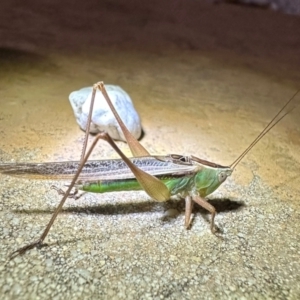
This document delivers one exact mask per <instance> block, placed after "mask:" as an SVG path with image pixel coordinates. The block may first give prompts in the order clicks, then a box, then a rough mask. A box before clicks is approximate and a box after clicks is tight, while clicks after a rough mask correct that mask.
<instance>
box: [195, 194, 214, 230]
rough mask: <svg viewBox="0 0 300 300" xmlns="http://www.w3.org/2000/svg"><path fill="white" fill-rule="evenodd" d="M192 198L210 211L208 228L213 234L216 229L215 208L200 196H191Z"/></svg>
mask: <svg viewBox="0 0 300 300" xmlns="http://www.w3.org/2000/svg"><path fill="white" fill-rule="evenodd" d="M192 199H193V201H194V202H196V203H197V204H199V205H200V206H201V207H203V208H204V209H206V210H208V211H209V212H210V213H211V221H210V230H211V232H212V233H213V234H215V233H216V232H217V231H218V229H217V227H216V226H215V216H216V213H217V211H216V209H215V208H214V207H213V206H212V205H211V204H209V203H208V202H207V201H206V200H205V199H204V198H201V197H200V196H193V197H192Z"/></svg>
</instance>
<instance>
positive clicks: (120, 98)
mask: <svg viewBox="0 0 300 300" xmlns="http://www.w3.org/2000/svg"><path fill="white" fill-rule="evenodd" d="M105 88H106V91H107V93H108V95H109V97H110V99H111V101H112V103H113V105H114V107H115V109H116V110H117V112H118V114H119V116H120V117H121V119H122V120H123V122H124V124H125V125H126V127H127V129H128V130H129V131H130V132H131V133H132V135H133V136H134V137H135V138H136V139H138V138H139V137H140V135H141V132H142V129H141V122H140V117H139V115H138V113H137V111H136V110H135V109H134V106H133V103H132V100H131V99H130V97H129V95H128V94H127V93H126V92H125V91H124V90H123V89H122V88H121V87H119V86H117V85H108V84H106V85H105ZM92 90H93V88H92V87H85V88H82V89H80V90H78V91H74V92H72V93H71V94H70V96H69V100H70V103H71V106H72V108H73V111H74V115H75V118H76V121H77V123H78V125H79V126H80V128H81V129H82V130H86V125H87V119H88V114H89V109H90V103H91V98H92ZM103 131H105V132H107V133H108V134H109V135H110V136H111V137H112V138H113V139H114V140H123V141H125V137H124V135H123V132H122V130H121V127H120V126H119V124H118V122H117V120H116V119H115V117H114V115H113V113H112V112H111V110H110V108H109V106H108V104H107V102H106V100H105V98H104V97H103V95H102V93H101V92H100V91H98V90H97V92H96V97H95V103H94V109H93V114H92V123H91V127H90V132H91V133H98V132H103Z"/></svg>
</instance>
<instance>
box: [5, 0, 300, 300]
mask: <svg viewBox="0 0 300 300" xmlns="http://www.w3.org/2000/svg"><path fill="white" fill-rule="evenodd" d="M118 2H119V1H106V2H104V3H103V4H102V5H101V6H100V5H99V4H98V3H97V1H89V2H86V3H77V4H73V2H71V1H69V3H68V2H64V3H65V4H64V5H65V6H64V7H62V6H61V3H60V2H58V1H48V3H47V2H46V1H44V4H43V5H41V4H40V2H38V1H27V2H26V5H25V4H23V3H22V2H20V3H18V2H17V1H15V5H14V6H13V5H12V4H11V3H12V2H10V4H3V5H2V7H1V11H0V16H1V17H0V66H1V67H0V76H1V81H0V104H1V107H0V162H1V163H4V162H11V161H22V162H44V161H61V160H70V159H72V160H77V159H78V158H79V157H80V151H81V145H82V144H81V143H82V140H83V132H82V131H80V130H79V128H78V126H77V124H76V123H75V119H74V116H73V115H72V110H71V107H70V105H69V103H68V95H69V93H70V92H72V91H73V90H77V89H79V88H81V87H84V86H88V85H91V84H92V83H94V82H96V81H98V80H103V81H105V82H107V83H111V84H117V85H120V86H122V88H124V89H125V90H126V91H127V92H128V93H129V94H130V95H131V97H132V99H133V101H134V104H135V107H136V109H137V111H138V112H139V114H140V116H141V118H142V125H143V130H144V133H145V134H144V137H143V139H142V140H141V142H142V143H143V145H145V146H146V147H147V149H149V151H150V152H151V153H153V154H167V153H180V154H186V155H188V154H192V155H195V156H198V157H201V158H204V159H208V160H211V161H214V162H216V163H219V164H222V165H229V164H230V163H231V162H232V161H233V160H234V159H235V158H236V157H237V156H238V155H239V154H240V153H241V152H242V151H243V150H244V149H245V148H246V147H247V146H248V145H249V144H250V143H251V141H252V140H253V139H254V138H255V137H256V136H257V135H258V134H259V132H260V131H261V130H262V129H263V127H264V126H265V125H266V124H267V123H268V120H270V119H271V118H272V117H273V115H274V114H276V112H277V111H278V109H279V108H280V107H281V106H282V105H283V104H284V103H285V101H287V100H288V99H289V98H290V97H291V96H292V95H293V93H295V91H296V90H297V89H299V82H300V72H299V66H300V55H299V49H300V39H299V36H300V18H299V17H296V16H287V15H282V14H279V13H274V12H271V11H265V10H255V9H251V8H248V9H245V8H241V7H238V6H232V5H225V4H220V5H211V4H209V3H206V4H205V3H200V1H165V2H164V3H163V4H161V1H151V2H149V3H147V4H144V3H143V4H142V3H141V1H127V2H126V4H124V3H118ZM299 101H300V99H299V95H298V98H297V99H296V100H295V103H297V102H298V103H299ZM298 116H299V108H296V110H295V111H293V113H291V114H290V115H289V116H288V117H287V118H286V119H284V120H283V121H282V122H281V123H280V124H279V125H278V126H277V127H276V128H274V130H272V131H271V133H269V134H268V136H266V137H265V138H264V139H263V140H262V141H261V142H260V144H259V145H258V146H257V147H256V148H255V149H253V151H252V152H251V153H250V154H249V155H248V156H247V157H246V158H245V159H244V161H243V162H242V163H241V164H240V165H239V166H238V167H237V169H236V170H235V172H234V173H233V175H232V177H231V178H230V179H229V180H228V181H227V182H226V183H225V184H224V185H223V186H222V187H221V188H220V189H219V190H218V191H217V192H215V193H214V194H213V195H211V196H210V197H209V198H210V203H211V204H213V205H214V206H215V207H216V208H217V210H218V212H219V214H218V215H217V218H216V222H217V225H218V226H219V227H221V228H222V230H223V239H220V238H217V237H215V236H214V235H212V234H211V232H210V230H209V218H210V216H209V214H207V213H206V212H205V211H204V210H202V209H200V208H196V210H195V218H194V221H193V224H192V228H191V229H190V230H188V231H187V230H185V229H184V226H183V222H184V204H183V202H182V201H180V200H171V201H169V202H166V203H156V202H154V201H153V200H151V199H150V198H149V197H148V196H147V195H146V194H144V193H143V192H138V193H112V194H104V195H97V194H85V195H84V196H83V197H81V199H80V200H78V201H74V200H70V201H68V203H67V204H66V206H65V208H64V211H63V213H62V214H61V215H60V216H59V218H58V220H57V222H56V223H55V226H54V227H53V228H52V230H51V231H50V234H49V236H48V237H47V239H46V242H47V243H48V244H49V246H48V247H44V248H42V249H40V250H32V251H30V252H28V253H27V254H26V255H24V256H22V257H17V258H16V259H14V260H12V261H10V262H8V263H7V264H5V263H6V262H7V257H8V254H9V253H10V252H11V251H13V250H15V249H16V248H17V247H19V246H22V245H24V243H26V242H28V241H31V240H33V239H35V238H37V237H38V236H39V234H40V233H41V231H42V230H43V228H44V226H45V225H46V223H47V222H48V220H49V219H50V216H51V212H52V211H53V210H54V208H55V206H56V205H57V204H58V202H59V196H58V195H57V194H56V192H55V191H53V190H49V187H50V186H51V184H56V185H60V186H63V184H65V183H64V182H57V181H56V182H48V181H37V180H36V181H30V180H26V179H17V178H11V177H8V176H3V175H0V197H1V200H0V220H1V227H0V237H1V241H2V243H1V246H0V251H1V254H0V259H1V265H0V271H1V278H0V290H1V293H2V295H3V298H5V299H16V298H22V299H48V298H50V297H51V298H53V299H62V298H66V297H69V298H70V297H72V298H74V299H99V298H101V299H108V298H110V299H111V298H113V299H123V298H126V299H164V298H169V299H183V298H185V299H199V298H205V299H220V298H223V299H224V298H230V299H242V297H244V299H257V298H259V299H261V298H272V299H275V298H276V299H297V298H299V296H300V285H299V280H300V274H299V268H300V258H299V238H300V237H299V232H300V228H299V178H298V174H299V167H300V154H299V145H300V129H299V125H300V121H299V117H298ZM119 145H120V147H121V148H122V149H123V150H124V151H125V152H126V153H127V154H129V151H128V150H126V149H127V147H126V144H124V143H119ZM105 157H116V154H114V153H113V151H112V150H111V149H110V148H109V147H108V146H107V145H100V146H99V148H98V149H97V151H95V153H94V155H93V158H95V159H99V158H105Z"/></svg>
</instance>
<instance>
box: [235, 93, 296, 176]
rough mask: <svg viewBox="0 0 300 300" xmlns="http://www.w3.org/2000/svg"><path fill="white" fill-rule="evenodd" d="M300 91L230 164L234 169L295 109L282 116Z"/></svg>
mask: <svg viewBox="0 0 300 300" xmlns="http://www.w3.org/2000/svg"><path fill="white" fill-rule="evenodd" d="M299 92H300V90H298V91H297V92H296V93H295V94H294V95H293V96H292V97H291V98H290V99H289V101H287V103H286V104H285V105H284V106H283V107H282V108H281V109H280V110H279V112H278V113H277V114H276V115H275V117H274V118H273V119H272V120H271V121H270V122H269V123H268V125H267V126H266V127H265V129H264V130H263V131H262V132H261V133H260V134H259V135H258V136H257V137H256V138H255V139H254V141H253V142H252V143H251V144H250V145H249V146H248V147H247V148H246V149H245V151H244V152H243V153H242V154H241V155H240V156H239V157H238V158H237V159H236V160H235V161H234V162H233V163H232V164H231V165H230V168H231V169H232V170H234V169H235V167H236V166H237V165H238V164H239V163H240V162H241V160H242V159H243V158H244V157H245V156H246V155H247V153H248V152H249V151H250V150H251V149H252V148H253V147H254V146H255V145H256V144H257V143H258V142H259V141H260V140H261V139H262V138H263V137H264V136H265V135H266V134H267V133H268V132H269V131H270V130H271V129H272V128H273V127H274V126H275V125H276V124H278V123H279V122H280V121H281V120H282V119H283V118H284V117H285V116H286V115H287V114H289V113H290V112H291V111H292V110H294V109H295V107H296V106H297V105H295V106H293V107H291V108H290V109H289V110H288V111H286V112H285V113H284V114H283V115H282V116H280V114H281V113H282V112H283V111H284V110H285V109H286V108H287V107H288V106H289V104H290V103H291V102H292V101H293V99H294V98H295V97H296V95H297V94H298V93H299Z"/></svg>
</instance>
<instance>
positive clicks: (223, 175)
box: [218, 172, 227, 183]
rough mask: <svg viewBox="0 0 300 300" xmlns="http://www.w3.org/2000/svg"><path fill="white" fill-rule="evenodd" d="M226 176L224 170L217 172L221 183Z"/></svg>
mask: <svg viewBox="0 0 300 300" xmlns="http://www.w3.org/2000/svg"><path fill="white" fill-rule="evenodd" d="M226 178H227V175H226V173H224V172H221V173H219V175H218V179H219V182H221V183H222V182H224V181H225V180H226Z"/></svg>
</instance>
